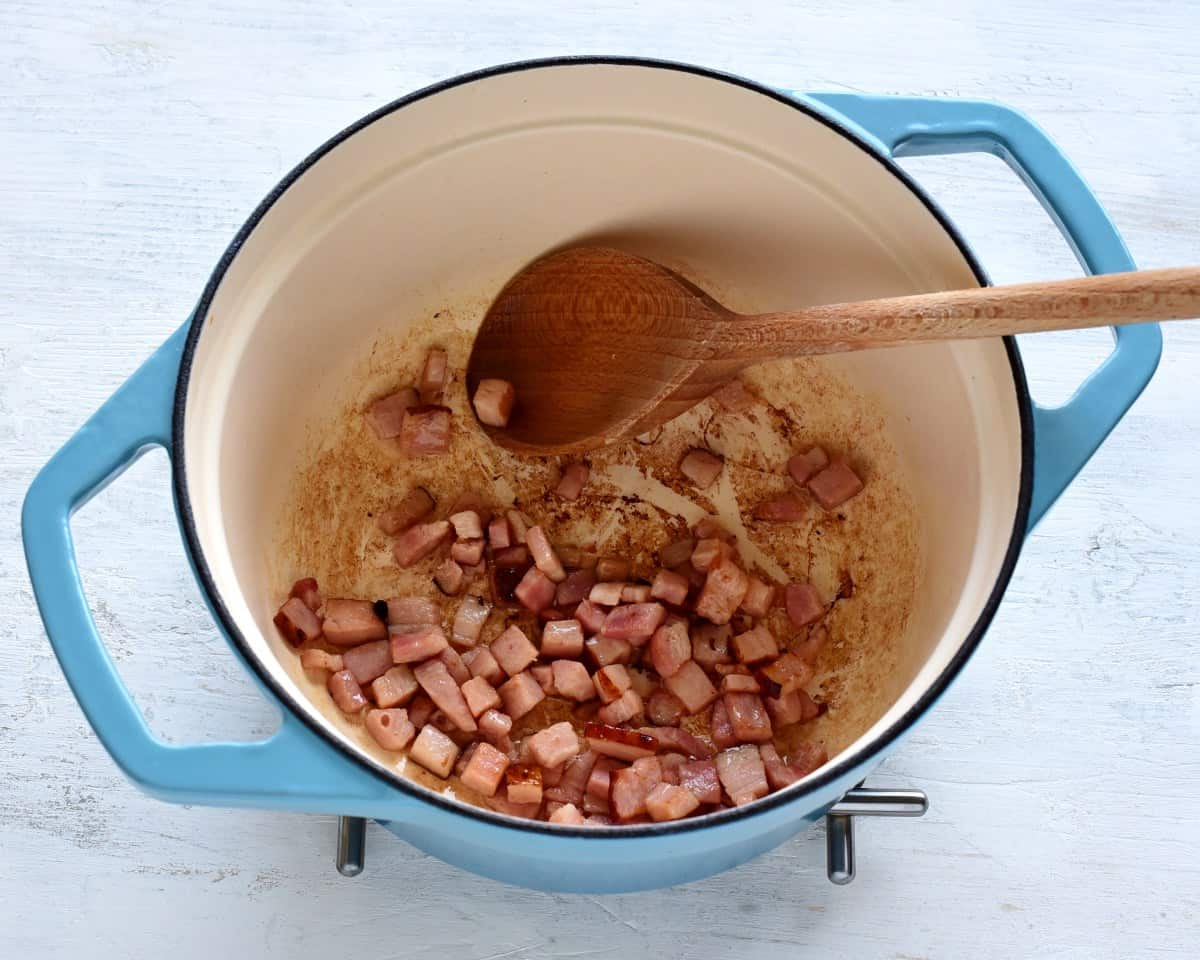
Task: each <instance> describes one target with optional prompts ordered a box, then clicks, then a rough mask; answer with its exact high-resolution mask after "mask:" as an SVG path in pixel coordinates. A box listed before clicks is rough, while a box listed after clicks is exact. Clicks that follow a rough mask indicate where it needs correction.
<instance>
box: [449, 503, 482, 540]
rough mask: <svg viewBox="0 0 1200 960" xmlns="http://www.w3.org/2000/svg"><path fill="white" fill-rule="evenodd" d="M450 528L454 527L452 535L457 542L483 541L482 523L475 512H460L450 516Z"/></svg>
mask: <svg viewBox="0 0 1200 960" xmlns="http://www.w3.org/2000/svg"><path fill="white" fill-rule="evenodd" d="M449 519H450V526H452V527H454V535H455V536H456V537H458V539H459V540H481V539H483V523H482V522H481V521H480V519H479V514H478V512H476V511H475V510H461V511H459V512H458V513H452V514H450V517H449Z"/></svg>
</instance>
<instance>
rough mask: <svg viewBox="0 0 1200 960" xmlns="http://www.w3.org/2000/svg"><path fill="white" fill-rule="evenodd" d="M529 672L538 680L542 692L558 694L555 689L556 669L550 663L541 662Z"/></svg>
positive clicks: (552, 694) (548, 694)
mask: <svg viewBox="0 0 1200 960" xmlns="http://www.w3.org/2000/svg"><path fill="white" fill-rule="evenodd" d="M529 672H530V673H532V674H533V679H534V680H536V681H537V682H538V686H539V687H541V688H542V692H543V693H544V694H545V695H546V696H548V697H553V696H555V695H556V691H555V689H554V671H553V670H552V669H551V667H550V664H548V663H539V664H535V665H534V666H532V667H530V668H529Z"/></svg>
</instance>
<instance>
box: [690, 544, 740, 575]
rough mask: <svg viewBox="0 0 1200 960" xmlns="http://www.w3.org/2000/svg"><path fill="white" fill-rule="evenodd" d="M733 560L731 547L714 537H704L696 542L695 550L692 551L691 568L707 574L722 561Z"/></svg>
mask: <svg viewBox="0 0 1200 960" xmlns="http://www.w3.org/2000/svg"><path fill="white" fill-rule="evenodd" d="M732 558H733V547H731V546H730V545H729V544H728V543H726V542H725V541H724V540H718V539H717V538H716V537H706V538H704V539H703V540H697V541H696V549H695V550H693V551H692V558H691V559H692V566H693V567H695V568H696V569H697V570H700V571H703V572H705V573H707V572H708V571H709V570H711V569H712V568H713V567H715V566H716V565H717V564H718V563H720V562H722V561H723V560H730V559H732Z"/></svg>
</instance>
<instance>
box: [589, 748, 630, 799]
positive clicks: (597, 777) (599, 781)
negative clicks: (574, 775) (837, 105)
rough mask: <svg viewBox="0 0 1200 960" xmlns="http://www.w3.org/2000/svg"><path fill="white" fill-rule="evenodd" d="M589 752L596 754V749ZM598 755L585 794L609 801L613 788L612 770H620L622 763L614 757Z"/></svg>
mask: <svg viewBox="0 0 1200 960" xmlns="http://www.w3.org/2000/svg"><path fill="white" fill-rule="evenodd" d="M588 752H589V753H592V754H593V755H596V753H595V751H594V750H590V751H588ZM596 757H597V759H596V762H595V764H594V765H593V766H592V771H591V773H590V774H589V775H588V779H587V784H586V787H585V790H584V794H585V796H588V797H595V798H597V799H604V800H605V801H607V800H608V794H609V790H610V789H611V788H612V772H613V771H614V770H620V769H621V766H622V765H621V764H620V763H618V762H617V761H616V760H614V759H613V758H612V757H601V756H599V755H596Z"/></svg>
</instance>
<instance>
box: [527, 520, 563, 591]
mask: <svg viewBox="0 0 1200 960" xmlns="http://www.w3.org/2000/svg"><path fill="white" fill-rule="evenodd" d="M525 543H526V545H527V546H528V547H529V552H530V553H532V554H533V564H534V566H536V567H537V568H538V569H539V570H541V571H542V573H544V574H545V575H546V576H547V577H549V578H550V579H551V580H553V581H554V582H555V583H562V582H563V581H564V580H566V579H567V571H566V570H564V569H563V565H562V561H561V560H559V559H558V554H557V553H555V552H554V547H553V546H551V545H550V538H549V537H547V536H546V531H545V530H543V529H542V528H541V527H530V528H529V532H528V533H526V534H525ZM556 589H557V588H556Z"/></svg>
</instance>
